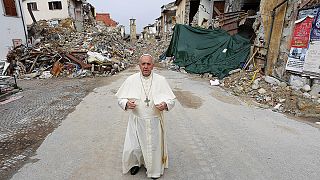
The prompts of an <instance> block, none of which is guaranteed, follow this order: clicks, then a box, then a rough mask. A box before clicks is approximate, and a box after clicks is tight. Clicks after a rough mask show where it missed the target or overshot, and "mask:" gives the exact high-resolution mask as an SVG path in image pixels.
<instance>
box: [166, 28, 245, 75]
mask: <svg viewBox="0 0 320 180" xmlns="http://www.w3.org/2000/svg"><path fill="white" fill-rule="evenodd" d="M249 53H250V41H249V40H248V39H245V38H243V37H241V36H240V35H233V36H231V35H229V34H228V33H227V32H226V31H224V30H221V29H214V30H211V29H202V28H194V27H191V26H187V25H181V24H176V25H175V28H174V33H173V36H172V39H171V42H170V46H169V47H168V50H167V52H166V56H167V57H172V56H174V57H175V60H174V61H173V62H174V64H176V65H178V66H180V67H185V70H186V71H187V72H189V73H196V74H202V73H211V74H213V75H215V76H217V77H219V78H220V79H221V78H223V77H225V76H227V75H228V73H229V71H231V70H234V69H237V68H239V67H241V65H243V64H244V63H245V61H246V60H247V58H248V56H249Z"/></svg>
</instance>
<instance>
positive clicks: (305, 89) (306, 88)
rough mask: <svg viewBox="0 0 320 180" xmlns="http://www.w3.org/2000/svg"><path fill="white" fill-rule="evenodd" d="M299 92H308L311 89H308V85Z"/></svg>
mask: <svg viewBox="0 0 320 180" xmlns="http://www.w3.org/2000/svg"><path fill="white" fill-rule="evenodd" d="M301 90H302V91H303V92H309V91H311V88H310V86H309V85H308V84H306V85H304V86H303V87H302V88H301Z"/></svg>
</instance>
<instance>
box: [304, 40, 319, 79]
mask: <svg viewBox="0 0 320 180" xmlns="http://www.w3.org/2000/svg"><path fill="white" fill-rule="evenodd" d="M303 72H304V73H305V74H308V75H310V76H317V77H320V41H313V42H311V43H310V46H309V49H308V52H307V54H306V58H305V63H304V65H303Z"/></svg>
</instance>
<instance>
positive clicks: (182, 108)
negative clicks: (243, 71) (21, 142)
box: [12, 70, 320, 180]
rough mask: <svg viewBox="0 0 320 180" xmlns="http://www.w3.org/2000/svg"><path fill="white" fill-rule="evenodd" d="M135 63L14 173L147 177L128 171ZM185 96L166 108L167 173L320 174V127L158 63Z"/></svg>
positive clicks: (83, 104) (69, 118)
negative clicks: (125, 156)
mask: <svg viewBox="0 0 320 180" xmlns="http://www.w3.org/2000/svg"><path fill="white" fill-rule="evenodd" d="M133 72H134V71H130V70H128V71H126V72H124V73H121V74H120V75H117V76H118V78H116V79H117V80H115V81H114V82H113V83H111V84H110V85H107V86H103V87H101V88H97V89H95V90H94V91H93V92H92V93H90V94H89V95H88V96H86V97H85V98H84V99H83V101H82V102H81V103H80V104H79V105H78V106H77V107H76V109H75V111H74V112H72V113H71V114H69V115H68V116H67V118H66V119H65V120H63V122H62V124H61V125H60V127H58V128H57V129H56V130H55V131H53V132H52V133H51V134H50V135H49V136H48V137H47V138H46V140H45V141H44V142H43V143H42V145H41V146H40V147H39V149H38V150H37V153H36V155H35V156H33V157H32V158H31V159H32V161H31V162H30V163H28V164H26V165H25V166H24V167H22V168H21V169H20V170H19V171H18V172H17V173H16V174H15V175H14V176H13V177H12V179H14V180H21V179H31V180H38V179H39V180H40V179H41V180H42V179H47V180H48V179H52V180H56V179H77V180H78V179H146V175H145V170H142V171H140V172H139V173H138V174H137V175H135V176H131V175H128V174H127V175H123V174H122V173H121V155H122V154H121V153H122V147H123V141H124V135H125V131H126V125H127V117H128V114H127V113H125V112H123V111H122V110H121V109H120V108H119V107H118V105H117V102H116V98H115V97H114V94H115V92H116V91H117V89H118V88H119V86H120V85H121V83H122V82H123V81H124V79H125V78H126V77H127V75H128V74H132V73H133ZM156 72H158V73H159V74H162V75H164V76H165V77H166V78H167V79H168V81H169V83H170V85H171V87H172V89H173V90H174V92H175V94H176V96H177V99H178V101H179V102H177V103H176V107H175V108H174V109H173V110H172V111H171V112H168V113H166V118H167V121H166V126H167V131H168V133H167V135H168V148H169V169H167V170H166V171H165V175H164V176H163V177H162V178H161V179H318V178H319V177H320V171H319V170H318V168H319V166H320V133H319V129H318V128H316V127H312V126H310V125H308V124H305V123H302V122H298V121H295V120H292V119H289V118H287V117H285V116H284V115H282V114H279V113H275V112H272V111H270V110H265V109H259V108H256V107H253V106H250V105H248V104H246V103H243V102H241V101H240V100H238V99H236V97H233V96H231V95H229V94H228V93H227V92H225V91H223V90H222V89H220V88H219V87H211V86H209V85H208V83H207V82H206V81H203V80H202V79H198V78H197V77H196V76H192V75H186V74H181V73H177V72H172V71H166V70H161V71H160V70H158V71H156Z"/></svg>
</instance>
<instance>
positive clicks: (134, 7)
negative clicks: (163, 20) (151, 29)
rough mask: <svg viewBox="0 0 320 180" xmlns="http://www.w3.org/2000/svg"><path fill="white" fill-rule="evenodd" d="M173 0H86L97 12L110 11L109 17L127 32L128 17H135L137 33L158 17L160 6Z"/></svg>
mask: <svg viewBox="0 0 320 180" xmlns="http://www.w3.org/2000/svg"><path fill="white" fill-rule="evenodd" d="M174 1H175V0H87V2H89V3H91V4H92V5H93V6H94V7H95V8H96V12H97V13H101V12H103V13H110V15H111V18H112V19H113V20H115V21H117V22H119V24H122V25H124V26H125V27H126V32H127V33H129V30H130V28H129V19H130V18H134V19H136V24H137V33H141V31H142V28H143V27H144V26H147V25H148V24H152V23H154V21H155V19H156V18H158V17H160V13H161V9H160V8H161V6H162V5H165V4H168V3H170V2H174Z"/></svg>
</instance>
